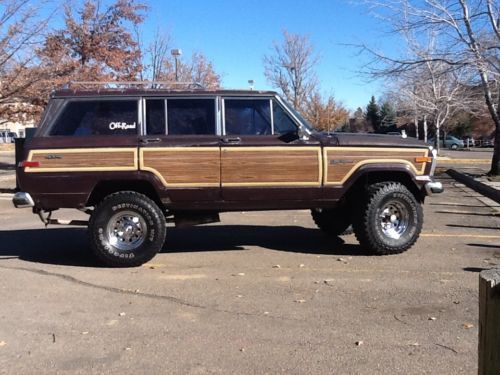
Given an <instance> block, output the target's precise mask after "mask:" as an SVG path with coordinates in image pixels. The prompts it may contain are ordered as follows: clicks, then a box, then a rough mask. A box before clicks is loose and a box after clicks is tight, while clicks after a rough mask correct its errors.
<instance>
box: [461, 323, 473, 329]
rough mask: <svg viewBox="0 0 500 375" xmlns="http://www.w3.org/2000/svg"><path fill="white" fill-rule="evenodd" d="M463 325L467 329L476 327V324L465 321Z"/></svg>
mask: <svg viewBox="0 0 500 375" xmlns="http://www.w3.org/2000/svg"><path fill="white" fill-rule="evenodd" d="M463 327H464V328H465V329H471V328H474V324H470V323H465V324H464V325H463Z"/></svg>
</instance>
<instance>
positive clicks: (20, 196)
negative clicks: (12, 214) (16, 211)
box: [12, 191, 35, 208]
mask: <svg viewBox="0 0 500 375" xmlns="http://www.w3.org/2000/svg"><path fill="white" fill-rule="evenodd" d="M12 203H13V204H14V207H16V208H25V207H34V206H35V202H34V201H33V198H31V195H30V194H29V193H24V192H22V191H19V192H17V193H16V194H14V197H13V198H12Z"/></svg>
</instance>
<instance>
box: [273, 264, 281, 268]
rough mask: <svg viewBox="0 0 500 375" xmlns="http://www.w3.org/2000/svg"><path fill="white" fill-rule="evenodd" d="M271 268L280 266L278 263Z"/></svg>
mask: <svg viewBox="0 0 500 375" xmlns="http://www.w3.org/2000/svg"><path fill="white" fill-rule="evenodd" d="M273 268H281V266H280V265H279V264H275V265H274V266H273Z"/></svg>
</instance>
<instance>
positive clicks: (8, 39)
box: [0, 0, 47, 121]
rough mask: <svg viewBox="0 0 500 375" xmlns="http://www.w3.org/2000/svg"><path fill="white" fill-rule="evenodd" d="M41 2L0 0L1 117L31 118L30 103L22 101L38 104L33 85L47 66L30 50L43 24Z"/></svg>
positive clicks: (45, 24)
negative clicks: (40, 11) (42, 65)
mask: <svg viewBox="0 0 500 375" xmlns="http://www.w3.org/2000/svg"><path fill="white" fill-rule="evenodd" d="M44 6H46V4H45V3H43V2H42V3H40V2H39V3H36V2H33V1H31V0H0V116H1V117H2V121H9V120H28V119H31V118H32V117H33V115H34V114H33V113H32V112H33V107H32V106H29V110H28V109H27V107H28V106H27V105H25V104H26V103H30V104H34V105H35V106H36V105H37V104H39V103H38V101H37V95H36V93H34V90H33V86H34V85H36V84H37V83H38V82H39V81H40V80H42V79H44V77H45V76H46V74H47V70H46V69H44V68H43V67H40V66H39V65H38V61H37V59H36V55H35V53H34V50H35V48H36V47H37V46H38V45H39V43H40V41H41V39H42V37H43V34H44V32H45V30H46V27H47V18H42V17H40V16H39V15H38V14H39V10H40V8H41V7H44ZM22 103H24V104H22ZM35 112H36V111H35Z"/></svg>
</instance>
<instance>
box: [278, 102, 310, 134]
mask: <svg viewBox="0 0 500 375" xmlns="http://www.w3.org/2000/svg"><path fill="white" fill-rule="evenodd" d="M278 99H279V101H280V103H281V104H283V105H284V106H285V107H286V109H287V110H288V111H290V112H291V113H292V114H293V115H294V116H295V117H296V118H297V120H299V122H300V124H301V125H303V126H304V127H305V128H306V129H307V130H308V131H309V132H310V133H313V132H316V130H315V129H314V128H313V127H312V125H311V124H310V123H309V122H308V121H307V120H306V119H305V118H304V117H302V115H301V114H300V113H299V112H297V111H296V110H295V108H293V107H292V106H291V105H290V104H289V103H288V102H287V101H286V100H284V99H283V98H282V97H281V96H278Z"/></svg>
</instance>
